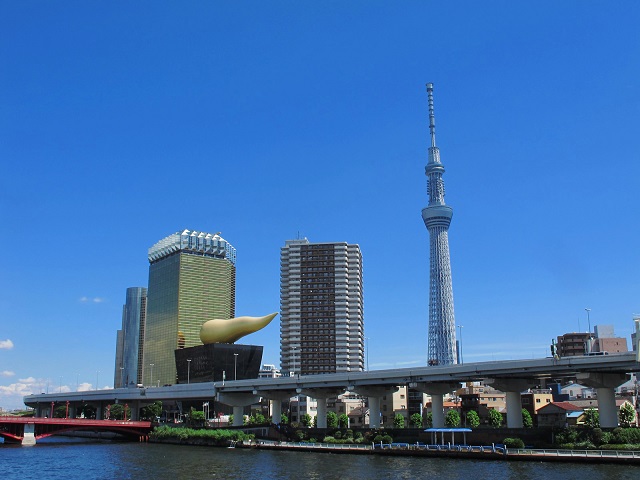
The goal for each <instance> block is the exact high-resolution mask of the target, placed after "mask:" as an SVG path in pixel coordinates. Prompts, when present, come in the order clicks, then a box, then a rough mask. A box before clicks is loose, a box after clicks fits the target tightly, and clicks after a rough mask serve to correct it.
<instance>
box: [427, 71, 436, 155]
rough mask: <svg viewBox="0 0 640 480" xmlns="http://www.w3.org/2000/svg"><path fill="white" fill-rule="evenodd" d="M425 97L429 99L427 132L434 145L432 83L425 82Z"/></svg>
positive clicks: (434, 117) (434, 118)
mask: <svg viewBox="0 0 640 480" xmlns="http://www.w3.org/2000/svg"><path fill="white" fill-rule="evenodd" d="M427 98H428V100H429V133H431V146H432V147H435V146H436V116H435V114H434V113H433V83H427Z"/></svg>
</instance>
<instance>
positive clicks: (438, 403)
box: [411, 382, 460, 428]
mask: <svg viewBox="0 0 640 480" xmlns="http://www.w3.org/2000/svg"><path fill="white" fill-rule="evenodd" d="M411 388H413V389H414V390H417V391H418V392H422V393H426V394H428V395H430V396H431V420H432V422H431V423H432V424H433V428H444V395H445V394H447V393H451V392H453V391H454V390H456V389H457V388H460V383H423V382H420V383H417V384H415V385H412V386H411Z"/></svg>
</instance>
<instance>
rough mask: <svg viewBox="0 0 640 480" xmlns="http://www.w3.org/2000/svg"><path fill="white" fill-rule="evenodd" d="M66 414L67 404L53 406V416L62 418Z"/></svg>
mask: <svg viewBox="0 0 640 480" xmlns="http://www.w3.org/2000/svg"><path fill="white" fill-rule="evenodd" d="M66 414H67V406H66V405H59V406H57V407H56V408H54V410H53V416H54V418H64V417H65V415H66Z"/></svg>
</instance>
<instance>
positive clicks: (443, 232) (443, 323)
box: [422, 83, 457, 365]
mask: <svg viewBox="0 0 640 480" xmlns="http://www.w3.org/2000/svg"><path fill="white" fill-rule="evenodd" d="M427 96H428V99H429V132H430V133H431V147H429V162H428V163H427V166H426V167H425V174H426V175H427V179H428V180H427V190H428V192H429V206H428V207H426V208H423V209H422V219H423V220H424V224H425V225H426V227H427V230H428V231H429V247H430V248H429V264H430V267H429V351H428V364H429V365H450V364H454V363H457V353H456V323H455V318H454V315H453V287H452V284H451V260H450V258H449V233H448V230H449V224H450V223H451V217H452V216H453V209H452V208H451V207H450V206H448V205H446V204H445V203H444V181H443V180H442V174H443V173H444V167H443V166H442V163H441V162H440V150H438V147H436V119H435V115H434V113H433V83H427Z"/></svg>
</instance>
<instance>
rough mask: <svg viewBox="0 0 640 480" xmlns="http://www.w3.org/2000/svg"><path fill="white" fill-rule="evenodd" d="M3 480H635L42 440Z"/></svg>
mask: <svg viewBox="0 0 640 480" xmlns="http://www.w3.org/2000/svg"><path fill="white" fill-rule="evenodd" d="M0 470H1V471H2V476H3V478H4V479H10V480H13V479H25V480H27V479H43V480H49V479H52V480H57V479H65V480H79V479H83V480H85V479H151V480H165V479H167V480H182V479H243V480H254V479H255V480H265V479H292V480H294V479H295V480H315V479H323V480H324V479H327V480H333V479H335V480H348V479H361V478H362V479H370V480H395V479H417V478H425V479H427V478H433V479H441V478H442V479H447V480H456V479H461V480H462V479H464V480H484V479H491V478H499V479H501V480H510V479H514V480H528V479H531V480H533V479H545V480H546V479H556V478H557V479H563V480H574V479H575V480H595V479H607V478H608V479H610V480H613V479H615V480H624V479H637V478H639V475H640V467H637V466H624V465H607V464H601V465H594V464H581V463H543V462H540V463H538V462H506V461H487V460H463V459H447V458H424V457H381V456H377V455H349V454H330V453H307V452H290V451H273V450H253V449H252V450H248V449H241V448H235V449H228V448H215V447H191V446H181V445H161V444H144V443H142V444H140V443H111V442H93V441H74V440H71V439H68V438H64V439H48V441H46V442H44V441H43V442H42V443H39V444H38V445H36V446H34V447H21V446H13V445H0Z"/></svg>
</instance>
